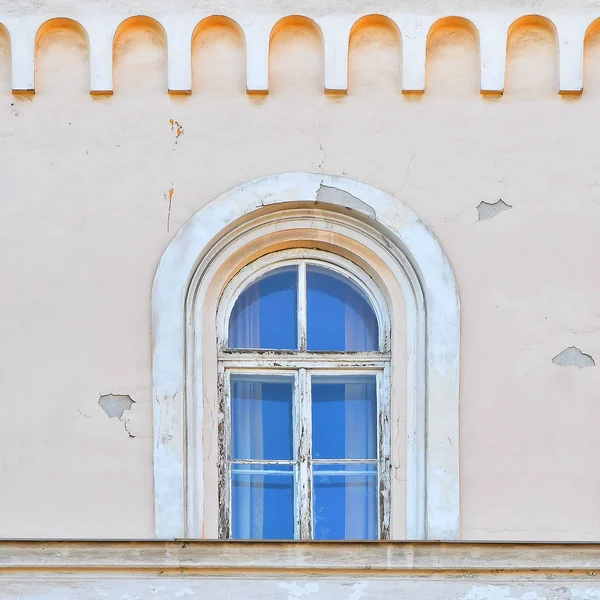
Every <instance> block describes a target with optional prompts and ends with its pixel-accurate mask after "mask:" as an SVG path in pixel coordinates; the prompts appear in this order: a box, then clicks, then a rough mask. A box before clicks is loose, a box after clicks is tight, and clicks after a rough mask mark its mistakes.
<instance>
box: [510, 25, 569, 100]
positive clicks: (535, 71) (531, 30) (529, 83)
mask: <svg viewBox="0 0 600 600" xmlns="http://www.w3.org/2000/svg"><path fill="white" fill-rule="evenodd" d="M550 44H552V45H553V46H554V49H553V50H551V51H547V47H548V46H549V45H550ZM533 45H535V47H536V48H537V51H532V46H533ZM524 46H529V48H528V49H527V52H524V51H523V47H524ZM558 53H559V47H558V30H557V29H556V25H555V24H554V22H553V21H552V20H551V19H549V18H548V17H545V16H543V15H540V14H529V15H523V16H522V17H519V18H518V19H516V20H515V21H513V22H512V23H511V24H510V26H509V28H508V32H507V35H506V72H505V80H506V91H510V88H511V87H513V86H515V88H517V89H518V88H520V87H521V88H522V89H553V90H554V91H558V68H559V67H558ZM521 54H523V56H524V58H523V59H521V58H520V56H519V55H521ZM548 58H552V60H553V61H554V65H550V66H548V71H547V72H545V70H544V69H543V68H539V67H540V66H541V64H542V63H543V62H546V60H547V59H548ZM518 62H521V65H520V67H521V68H517V64H514V63H518ZM511 63H513V64H511ZM521 83H522V84H523V85H522V86H521ZM515 84H516V85H515Z"/></svg>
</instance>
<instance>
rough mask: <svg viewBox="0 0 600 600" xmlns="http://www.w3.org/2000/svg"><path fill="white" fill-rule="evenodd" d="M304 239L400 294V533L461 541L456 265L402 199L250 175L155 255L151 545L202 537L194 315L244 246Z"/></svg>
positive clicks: (355, 187)
mask: <svg viewBox="0 0 600 600" xmlns="http://www.w3.org/2000/svg"><path fill="white" fill-rule="evenodd" d="M303 231H305V232H306V234H305V235H306V239H308V240H313V239H315V236H316V235H317V234H319V235H321V234H322V239H324V240H325V237H327V243H329V242H330V240H331V235H333V236H338V237H340V236H343V237H345V238H346V239H349V240H353V242H352V243H354V241H356V243H357V244H360V245H362V246H363V247H365V248H366V249H367V250H368V251H369V252H371V253H374V254H375V255H376V256H377V257H378V259H379V260H381V261H383V262H384V264H385V265H386V268H387V269H389V271H390V272H391V273H392V274H393V276H394V278H395V279H396V281H397V284H398V286H400V288H401V290H402V293H403V294H404V301H405V305H406V323H407V328H408V330H407V339H406V344H407V348H406V351H407V360H408V364H407V371H406V390H405V391H406V395H405V399H406V416H407V431H406V435H405V436H400V437H399V438H398V442H399V443H402V444H406V446H405V448H406V460H407V462H406V473H405V475H406V507H405V510H406V513H405V520H406V534H405V537H406V538H407V539H412V540H417V539H438V540H452V539H460V501H459V497H460V494H459V435H458V434H459V370H460V302H459V295H458V288H457V285H456V279H455V277H454V273H453V271H452V267H451V266H450V263H449V261H448V259H447V257H446V255H445V254H444V251H443V250H442V248H441V246H440V244H439V242H438V241H437V239H436V238H435V236H434V235H433V233H432V232H431V231H430V230H429V228H428V227H427V226H426V225H425V224H424V223H423V222H422V221H421V220H420V219H419V218H418V216H417V215H416V214H415V213H414V212H413V211H412V210H411V209H410V208H409V207H408V206H407V205H406V204H404V203H403V202H402V200H401V199H399V198H397V197H394V196H391V195H389V194H386V193H384V192H382V191H381V190H378V189H376V188H374V187H371V186H369V185H365V184H363V183H359V182H357V181H353V180H351V179H347V178H344V177H337V176H329V175H322V174H315V173H302V172H295V173H281V174H277V175H271V176H268V177H262V178H259V179H255V180H253V181H249V182H246V183H244V184H242V185H240V186H238V187H236V188H234V189H232V190H230V191H228V192H226V193H224V194H222V195H221V196H219V197H218V198H215V199H214V200H212V201H210V202H208V203H207V204H206V205H205V206H204V207H203V208H201V209H200V210H198V212H197V213H196V214H195V215H194V216H193V217H192V218H191V219H190V220H189V221H188V222H187V223H186V224H185V225H184V226H183V227H182V228H181V229H180V231H179V232H178V233H177V234H176V235H175V236H174V238H173V240H172V241H171V242H170V244H169V245H168V247H167V248H166V250H165V252H164V254H163V255H162V257H161V260H160V262H159V265H158V268H157V271H156V275H155V278H154V285H153V290H152V345H153V352H152V378H153V398H154V404H153V407H154V427H153V435H154V497H155V532H156V537H157V538H161V539H173V538H185V537H188V538H190V537H191V538H199V537H204V536H205V526H206V522H205V514H204V505H203V498H204V473H203V464H204V457H205V453H204V452H205V451H203V447H202V428H203V423H204V421H205V419H209V418H210V419H211V420H213V419H214V418H216V415H205V414H204V405H203V398H204V397H205V394H213V393H214V392H213V391H212V390H205V387H204V379H205V374H204V372H203V367H202V364H203V363H202V348H203V340H204V339H205V332H204V328H203V323H202V322H201V320H200V319H199V318H196V317H195V316H194V315H197V314H198V311H197V310H196V309H197V307H198V306H202V303H204V302H207V301H208V296H207V294H208V292H209V287H210V282H211V281H212V280H213V278H214V277H215V274H216V273H217V272H218V271H217V269H218V268H219V265H221V266H222V265H224V264H226V261H227V260H229V259H230V258H231V257H233V256H234V255H235V253H236V252H239V251H240V249H242V248H247V249H248V252H249V254H250V253H252V252H254V251H255V250H254V249H253V248H252V246H251V244H255V246H256V247H259V246H260V245H261V244H263V243H264V242H263V241H261V240H268V239H269V237H271V236H275V235H277V236H279V237H278V239H279V240H280V241H281V239H282V236H281V235H280V234H281V232H290V233H289V236H292V235H293V236H294V237H293V239H298V236H301V235H302V232H303ZM292 232H293V234H292ZM290 239H291V238H290ZM342 254H343V252H342ZM240 263H242V264H241V265H240V266H243V264H245V263H244V262H243V258H242V259H241V260H240V262H239V263H238V264H240ZM234 272H235V270H234ZM215 368H216V365H215ZM395 401H396V400H395V399H394V402H395ZM394 440H396V436H394ZM209 455H210V454H209Z"/></svg>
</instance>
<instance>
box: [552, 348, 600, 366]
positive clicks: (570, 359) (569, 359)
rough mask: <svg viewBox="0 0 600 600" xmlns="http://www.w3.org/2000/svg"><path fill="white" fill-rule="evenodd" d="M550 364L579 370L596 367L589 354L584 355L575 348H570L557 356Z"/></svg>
mask: <svg viewBox="0 0 600 600" xmlns="http://www.w3.org/2000/svg"><path fill="white" fill-rule="evenodd" d="M552 362H553V363H554V364H555V365H558V366H559V367H578V368H579V369H583V368H584V367H593V366H595V365H596V361H594V359H593V358H592V357H591V356H590V355H589V354H584V353H583V352H582V351H581V350H580V349H579V348H576V347H575V346H570V347H569V348H566V349H565V350H563V351H562V352H561V353H560V354H557V355H556V356H555V357H554V358H553V359H552Z"/></svg>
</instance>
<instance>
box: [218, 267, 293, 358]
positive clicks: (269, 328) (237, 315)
mask: <svg viewBox="0 0 600 600" xmlns="http://www.w3.org/2000/svg"><path fill="white" fill-rule="evenodd" d="M297 299H298V269H297V267H282V268H280V269H276V270H274V271H272V272H271V273H269V274H268V275H265V276H264V277H261V278H260V279H259V280H258V281H255V282H254V283H253V284H252V285H250V286H249V287H248V288H246V289H245V290H244V291H243V292H242V293H241V294H240V296H239V298H238V299H237V301H236V303H235V306H234V307H233V311H232V313H231V318H230V321H229V347H230V348H270V349H273V350H296V349H297V348H298V334H297V320H298V319H297V316H296V307H297V303H298V300H297Z"/></svg>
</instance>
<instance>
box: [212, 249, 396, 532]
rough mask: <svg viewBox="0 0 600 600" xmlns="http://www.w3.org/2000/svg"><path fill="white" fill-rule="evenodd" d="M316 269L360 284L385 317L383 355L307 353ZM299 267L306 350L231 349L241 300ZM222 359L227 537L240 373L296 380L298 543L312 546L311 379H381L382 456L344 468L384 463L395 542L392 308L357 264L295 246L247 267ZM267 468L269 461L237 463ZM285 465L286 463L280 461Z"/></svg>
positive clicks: (237, 281)
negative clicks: (234, 392) (309, 275)
mask: <svg viewBox="0 0 600 600" xmlns="http://www.w3.org/2000/svg"><path fill="white" fill-rule="evenodd" d="M308 265H317V266H321V267H324V268H326V269H328V270H330V271H332V272H334V273H338V274H340V275H342V276H344V277H346V278H348V279H349V280H350V281H351V282H353V283H354V284H355V285H356V286H357V287H358V288H359V289H360V290H361V291H362V292H363V293H364V294H365V296H366V298H367V300H368V302H369V304H370V306H371V308H372V309H373V312H374V314H375V318H376V319H377V332H378V343H377V345H378V350H376V351H370V352H322V351H319V352H310V351H308V350H307V286H306V268H307V266H308ZM286 266H296V267H297V269H298V271H297V273H298V289H297V310H296V318H297V335H298V340H297V341H298V350H293V351H292V350H282V351H278V350H264V349H260V350H258V349H256V350H255V349H231V348H230V347H229V343H228V335H229V323H230V319H231V313H232V311H233V308H234V306H235V303H236V301H237V300H238V298H239V296H240V294H242V293H243V292H244V290H246V289H248V287H249V286H250V285H252V284H253V283H254V282H256V281H258V280H259V279H260V278H262V277H264V276H265V275H267V274H268V273H270V272H273V271H274V270H275V269H279V268H282V267H286ZM217 323H218V332H217V333H218V340H219V342H218V346H219V351H218V360H219V365H218V369H219V381H220V382H221V383H220V385H219V390H220V399H219V413H220V414H221V415H223V422H222V424H223V426H222V427H220V428H219V491H218V493H219V538H220V539H229V538H230V537H231V535H232V519H231V502H232V500H231V465H232V459H231V457H230V449H231V438H232V428H231V398H230V393H231V384H230V376H231V375H232V374H246V375H249V374H255V375H257V374H261V375H275V374H277V375H289V376H292V377H293V378H294V400H293V403H294V406H293V415H294V417H293V418H294V444H296V443H298V445H297V446H296V447H295V448H294V459H293V460H292V461H291V462H290V464H293V465H294V466H296V467H297V468H296V469H295V474H296V479H295V489H296V498H297V500H298V502H297V504H296V506H295V516H296V522H295V527H294V533H295V537H296V539H300V540H310V539H313V535H314V531H313V529H314V523H313V518H312V502H313V476H312V465H313V464H320V463H322V462H323V461H321V460H319V459H312V413H311V398H310V395H311V392H310V390H311V379H312V376H313V375H340V374H346V375H374V376H375V378H376V385H377V422H376V427H377V458H376V459H371V460H360V461H359V460H352V459H339V460H335V461H329V462H335V463H336V464H342V463H347V464H350V463H352V462H355V463H356V462H360V463H369V462H372V463H373V464H377V471H378V510H377V514H378V539H382V540H383V539H389V537H390V517H391V473H390V471H391V443H390V440H391V436H390V403H389V399H390V386H391V377H390V371H391V352H390V351H391V330H390V319H389V313H388V310H387V307H386V302H385V298H384V296H383V294H382V293H381V290H380V289H379V288H378V286H377V284H376V283H375V282H374V281H373V280H372V279H371V278H370V277H369V276H368V275H367V273H365V272H364V271H363V270H362V269H360V267H358V266H357V265H355V264H354V263H353V262H351V261H349V260H347V259H345V258H343V257H341V256H339V255H337V254H333V253H330V252H324V251H320V250H314V249H307V248H294V249H290V250H284V251H279V252H273V253H269V254H267V255H265V256H263V257H262V258H259V259H258V260H256V261H254V262H252V263H250V264H249V265H247V266H246V267H244V268H243V269H242V270H241V271H240V272H239V273H237V275H236V276H235V277H233V279H232V280H231V281H230V282H229V284H228V285H227V287H226V288H225V291H224V293H223V296H222V298H221V302H220V305H219V311H218V313H217ZM236 462H240V463H244V462H249V463H250V462H261V463H264V462H265V461H236ZM277 462H281V461H277Z"/></svg>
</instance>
